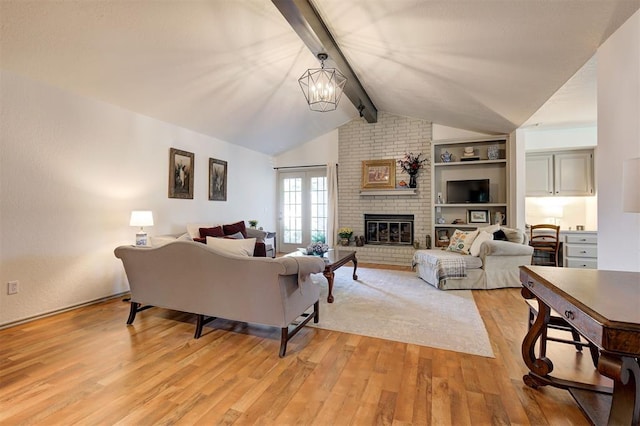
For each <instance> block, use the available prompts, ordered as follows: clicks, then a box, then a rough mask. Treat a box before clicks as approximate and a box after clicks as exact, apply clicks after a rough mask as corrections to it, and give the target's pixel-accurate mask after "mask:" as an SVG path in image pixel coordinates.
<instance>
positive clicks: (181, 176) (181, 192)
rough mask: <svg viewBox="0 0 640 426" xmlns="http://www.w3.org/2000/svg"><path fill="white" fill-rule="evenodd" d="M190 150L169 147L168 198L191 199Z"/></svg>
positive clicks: (191, 168)
mask: <svg viewBox="0 0 640 426" xmlns="http://www.w3.org/2000/svg"><path fill="white" fill-rule="evenodd" d="M193 168H194V155H193V153H192V152H187V151H181V150H179V149H175V148H170V149H169V198H184V199H191V200H192V199H193Z"/></svg>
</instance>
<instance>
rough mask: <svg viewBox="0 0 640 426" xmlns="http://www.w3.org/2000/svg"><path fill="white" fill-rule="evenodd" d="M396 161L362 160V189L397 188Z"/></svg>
mask: <svg viewBox="0 0 640 426" xmlns="http://www.w3.org/2000/svg"><path fill="white" fill-rule="evenodd" d="M395 187H396V161H395V160H394V159H390V160H365V161H363V162H362V189H395Z"/></svg>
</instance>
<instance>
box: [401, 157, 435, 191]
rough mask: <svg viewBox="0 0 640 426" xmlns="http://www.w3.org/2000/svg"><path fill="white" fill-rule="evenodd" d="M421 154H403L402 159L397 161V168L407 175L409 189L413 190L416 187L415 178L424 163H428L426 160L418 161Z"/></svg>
mask: <svg viewBox="0 0 640 426" xmlns="http://www.w3.org/2000/svg"><path fill="white" fill-rule="evenodd" d="M421 156H422V153H420V154H418V155H413V152H410V153H408V154H407V153H405V154H404V157H403V158H401V159H400V160H398V166H400V168H401V169H402V172H403V173H407V174H408V175H409V188H415V187H416V186H418V184H417V182H416V178H417V176H418V172H419V171H420V169H421V168H422V166H423V165H424V164H425V163H428V161H427V159H426V158H423V159H420V157H421Z"/></svg>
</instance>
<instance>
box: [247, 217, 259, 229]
mask: <svg viewBox="0 0 640 426" xmlns="http://www.w3.org/2000/svg"><path fill="white" fill-rule="evenodd" d="M249 226H250V227H252V228H255V227H256V226H258V221H257V220H255V219H252V220H250V221H249Z"/></svg>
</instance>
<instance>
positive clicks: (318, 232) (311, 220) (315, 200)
mask: <svg viewBox="0 0 640 426" xmlns="http://www.w3.org/2000/svg"><path fill="white" fill-rule="evenodd" d="M278 187H279V191H278V193H279V201H278V204H279V214H278V222H279V223H278V228H279V229H278V234H277V235H278V251H281V252H283V253H290V252H292V251H295V250H297V249H298V248H299V247H307V246H308V245H309V244H311V243H312V242H317V241H321V242H326V239H327V213H328V209H327V171H326V168H325V167H320V168H313V169H295V170H280V171H279V172H278Z"/></svg>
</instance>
